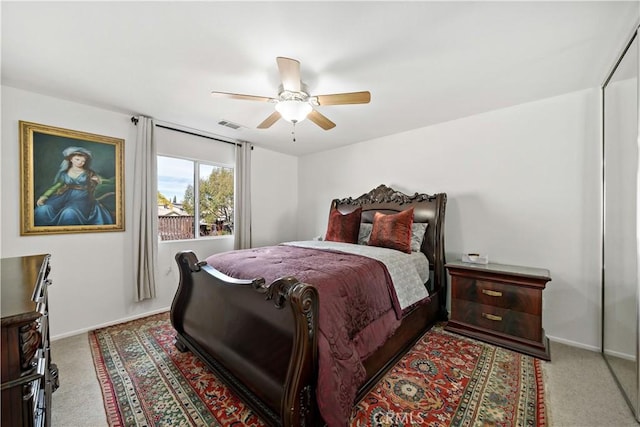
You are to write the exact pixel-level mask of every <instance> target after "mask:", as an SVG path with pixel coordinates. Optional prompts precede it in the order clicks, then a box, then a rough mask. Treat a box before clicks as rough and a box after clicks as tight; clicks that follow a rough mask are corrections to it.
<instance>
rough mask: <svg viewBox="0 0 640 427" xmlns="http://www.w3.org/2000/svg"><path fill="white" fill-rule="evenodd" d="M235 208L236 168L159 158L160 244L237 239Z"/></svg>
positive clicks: (160, 156) (164, 157)
mask: <svg viewBox="0 0 640 427" xmlns="http://www.w3.org/2000/svg"><path fill="white" fill-rule="evenodd" d="M233 206H234V170H233V168H232V167H229V166H224V165H218V164H215V163H211V162H206V161H201V160H191V159H183V158H178V157H169V156H162V155H159V156H158V233H159V238H160V240H185V239H197V238H202V237H211V236H230V235H233V218H234V217H233Z"/></svg>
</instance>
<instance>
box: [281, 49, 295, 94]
mask: <svg viewBox="0 0 640 427" xmlns="http://www.w3.org/2000/svg"><path fill="white" fill-rule="evenodd" d="M276 61H277V62H278V70H280V79H281V80H282V88H283V89H284V90H288V91H290V92H300V62H299V61H297V60H295V59H291V58H284V57H282V56H278V57H277V58H276Z"/></svg>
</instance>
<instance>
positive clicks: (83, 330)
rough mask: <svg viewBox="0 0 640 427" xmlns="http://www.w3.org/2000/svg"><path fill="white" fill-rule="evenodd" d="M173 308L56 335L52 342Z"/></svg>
mask: <svg viewBox="0 0 640 427" xmlns="http://www.w3.org/2000/svg"><path fill="white" fill-rule="evenodd" d="M170 309H171V307H165V308H158V309H156V310H152V311H147V312H146V313H140V314H136V315H134V316H130V317H125V318H122V319H118V320H114V321H113V322H107V323H101V324H99V325H94V326H89V327H87V328H82V329H77V330H75V331H71V332H67V333H64V334H60V335H54V336H52V337H51V341H56V340H59V339H62V338H68V337H72V336H74V335H79V334H84V333H86V332H89V331H93V330H94V329H100V328H106V327H107V326H113V325H117V324H118V323H124V322H130V321H131V320H136V319H140V318H142V317H147V316H151V315H154V314H158V313H164V312H165V311H169V310H170Z"/></svg>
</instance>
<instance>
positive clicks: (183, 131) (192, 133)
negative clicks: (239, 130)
mask: <svg viewBox="0 0 640 427" xmlns="http://www.w3.org/2000/svg"><path fill="white" fill-rule="evenodd" d="M155 126H157V127H159V128H163V129H169V130H172V131H175V132H181V133H186V134H188V135H193V136H199V137H200V138H207V139H212V140H214V141H219V142H224V143H225V144H231V145H236V146H241V145H242V144H238V143H237V142H231V141H225V140H224V139H218V138H214V137H213V136H208V135H201V134H199V133H195V132H190V131H188V130H183V129H176V128H172V127H169V126H165V125H159V124H157V123H156V124H155Z"/></svg>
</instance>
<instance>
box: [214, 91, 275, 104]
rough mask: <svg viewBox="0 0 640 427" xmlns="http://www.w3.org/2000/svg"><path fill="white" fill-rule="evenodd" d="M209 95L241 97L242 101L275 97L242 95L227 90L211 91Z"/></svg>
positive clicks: (265, 99) (266, 99)
mask: <svg viewBox="0 0 640 427" xmlns="http://www.w3.org/2000/svg"><path fill="white" fill-rule="evenodd" d="M211 96H213V97H216V98H229V99H241V100H243V101H261V102H271V101H275V99H273V98H269V97H267V96H255V95H242V94H240V93H228V92H211Z"/></svg>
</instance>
